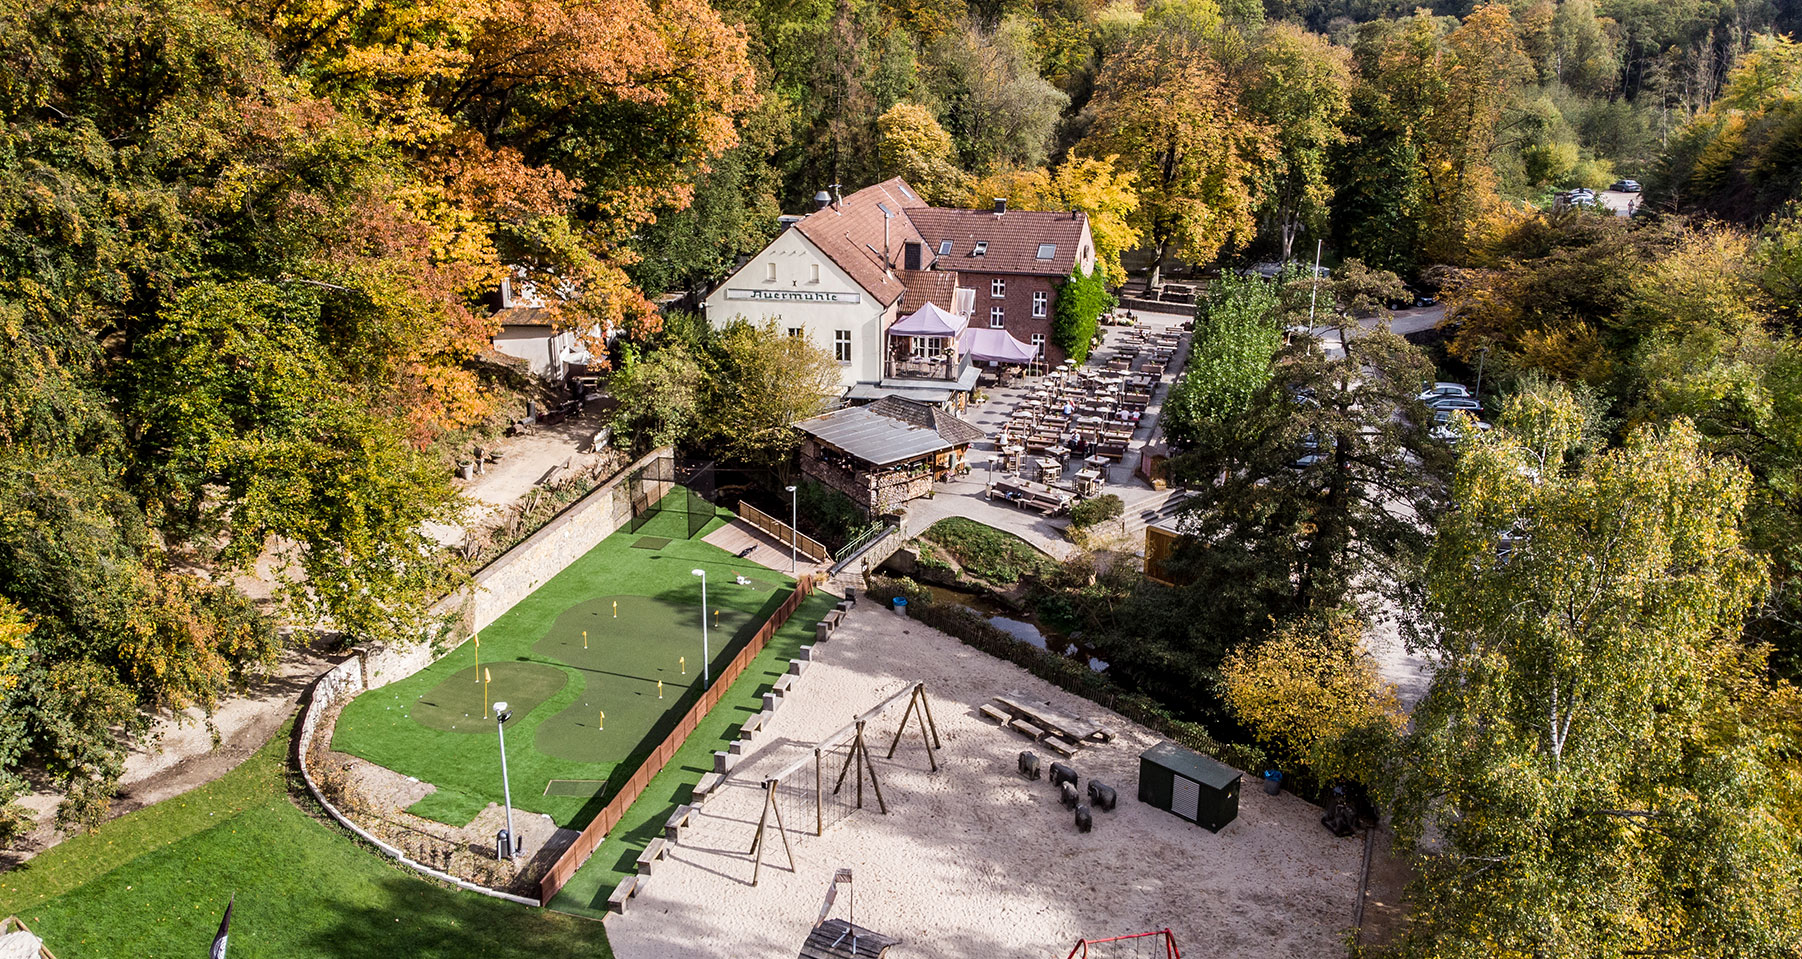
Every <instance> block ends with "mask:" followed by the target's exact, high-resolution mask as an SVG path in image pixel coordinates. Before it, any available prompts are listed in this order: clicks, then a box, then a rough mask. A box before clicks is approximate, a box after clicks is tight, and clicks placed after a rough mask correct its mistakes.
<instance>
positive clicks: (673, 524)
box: [332, 490, 794, 828]
mask: <svg viewBox="0 0 1802 959" xmlns="http://www.w3.org/2000/svg"><path fill="white" fill-rule="evenodd" d="M671 495H672V496H676V497H681V496H682V495H683V493H682V492H681V491H679V490H678V491H677V492H675V493H673V494H671ZM684 523H685V517H684V516H683V515H681V514H678V513H665V514H661V515H658V516H655V517H653V518H652V519H651V521H650V522H649V523H647V524H646V525H645V526H644V527H643V528H642V529H640V530H638V531H637V532H626V531H625V530H621V531H620V532H617V533H615V534H613V535H612V536H609V537H607V539H605V540H603V541H602V542H601V543H600V545H598V546H596V547H595V548H594V549H592V550H590V551H589V552H588V553H587V554H586V555H584V556H583V557H582V558H580V559H578V560H576V561H575V562H574V563H572V564H570V566H569V567H568V568H567V569H565V570H564V571H563V572H561V573H559V574H557V576H555V577H554V578H552V579H551V580H550V581H549V582H547V583H545V584H544V585H543V586H541V587H539V588H538V590H537V591H535V592H534V593H532V595H530V596H528V597H526V598H525V599H524V600H522V601H520V603H519V604H518V605H516V606H514V607H513V608H512V609H511V610H508V611H507V613H506V614H505V615H503V616H502V617H501V618H500V619H498V620H496V621H495V622H494V623H493V624H492V625H490V626H489V627H488V628H486V629H484V630H482V631H481V635H480V637H479V638H480V664H479V665H478V663H477V660H476V654H477V644H476V643H475V642H466V643H464V644H463V645H462V646H461V647H460V648H458V649H455V650H453V651H451V652H450V653H449V654H448V655H446V656H444V657H443V658H442V659H440V660H438V661H437V662H436V663H433V664H432V665H431V666H429V667H427V668H425V669H423V670H421V671H420V672H418V673H415V674H414V675H412V676H409V677H407V678H406V679H403V680H401V681H399V682H396V683H392V684H390V685H387V686H383V687H380V688H378V689H373V690H370V691H368V692H366V693H364V694H362V695H361V696H358V697H357V698H356V699H355V700H353V701H351V703H350V704H349V705H348V706H346V707H345V709H344V712H343V714H342V715H340V717H339V719H338V724H337V728H336V729H335V731H334V732H333V738H332V747H333V748H334V749H338V750H342V751H343V752H347V753H350V754H352V755H355V756H360V757H362V758H364V759H367V760H369V761H370V762H374V763H378V764H380V765H382V766H385V767H387V768H389V769H392V770H394V771H396V772H399V773H403V774H405V775H409V776H416V777H418V778H419V779H421V780H423V781H425V782H428V783H431V784H433V785H434V786H436V787H437V790H436V791H435V792H433V793H432V794H430V795H428V796H426V797H425V798H424V799H421V800H420V801H419V802H417V803H415V804H414V805H413V806H412V807H411V808H410V810H409V811H411V812H413V813H415V814H416V815H420V816H423V817H426V818H429V819H434V820H437V821H439V822H444V823H449V824H451V825H463V824H465V823H467V822H469V821H470V820H471V819H473V818H475V816H476V814H477V813H479V812H481V811H482V809H483V807H485V806H487V805H488V804H489V803H491V802H495V801H498V800H499V798H500V797H499V792H500V790H499V788H498V787H499V783H498V782H497V781H496V780H497V779H498V776H497V766H498V763H497V762H496V758H497V757H496V752H497V749H496V744H495V743H494V742H493V740H494V738H495V735H496V732H495V724H494V722H493V720H492V719H490V718H488V717H489V716H490V715H491V714H490V713H489V712H488V706H487V704H488V702H489V701H494V700H504V701H506V702H507V703H508V704H509V706H510V707H511V708H512V711H513V719H512V720H511V721H510V722H509V723H508V724H507V764H508V770H509V775H510V777H511V782H512V786H513V803H514V805H515V806H517V807H519V808H521V809H525V810H530V811H533V812H540V813H546V814H549V815H550V816H551V817H552V818H553V819H555V820H556V821H557V822H558V824H559V825H563V826H570V827H575V828H580V827H581V826H582V825H584V824H586V823H587V822H588V820H590V819H592V818H593V817H594V814H595V813H596V812H597V811H598V810H599V809H600V808H601V806H602V805H604V804H605V802H606V800H607V799H608V798H610V797H611V796H612V795H613V793H614V791H615V789H616V788H617V786H618V784H619V783H622V782H624V781H625V779H626V778H628V777H629V776H630V775H631V774H632V772H633V770H635V769H637V768H638V765H639V763H640V762H642V761H643V759H644V757H645V756H646V755H648V754H649V752H650V750H651V749H653V748H654V747H655V746H656V745H657V744H658V743H659V742H661V741H662V740H663V738H664V737H665V736H666V735H668V733H669V730H670V729H672V728H673V727H674V726H675V723H676V721H677V720H678V719H680V718H681V715H682V713H683V712H684V711H685V710H686V709H687V708H688V706H689V704H690V703H692V702H693V701H694V700H695V698H696V697H698V696H699V694H700V689H701V679H702V664H701V658H702V655H701V618H702V608H701V584H700V581H699V580H698V579H696V578H695V577H694V576H693V575H692V574H691V572H690V571H691V570H694V569H696V568H701V569H705V570H707V574H708V576H707V601H708V609H707V610H706V616H707V622H708V628H709V630H710V637H711V640H712V642H711V652H712V657H713V668H714V670H715V671H717V670H718V669H720V668H721V667H723V666H724V665H725V664H726V663H727V662H729V661H730V660H731V658H732V656H733V654H734V653H735V652H736V651H737V650H738V648H739V647H740V646H741V645H742V644H743V643H744V642H745V641H747V640H749V639H750V637H751V636H752V635H753V634H754V633H756V632H757V629H758V627H759V626H761V625H762V624H763V623H764V621H766V620H767V619H769V617H770V614H771V613H773V612H774V611H775V609H776V607H777V606H779V605H781V603H782V600H783V598H784V597H786V596H787V595H788V591H789V590H790V589H791V588H792V587H793V585H794V581H793V580H791V579H790V578H789V577H788V576H786V575H784V574H781V573H777V572H774V571H772V570H769V569H766V568H765V567H763V566H760V565H758V564H756V563H753V562H751V561H750V560H745V559H739V558H738V557H735V556H733V555H732V554H730V553H727V552H725V551H724V550H721V549H718V548H716V547H714V546H711V545H708V544H707V543H705V542H702V541H701V538H700V536H701V535H705V534H706V532H709V531H711V530H712V529H715V528H717V527H718V525H719V523H720V520H719V519H718V518H716V519H715V520H714V522H712V523H710V524H709V526H708V528H707V529H706V530H703V532H702V533H701V534H700V535H697V536H696V537H695V538H694V539H692V540H690V539H687V538H686V534H687V529H686V527H685V526H684V525H683V524H684ZM645 547H656V548H645ZM739 576H743V577H745V578H746V579H747V580H748V581H749V582H748V584H740V583H738V582H736V579H737V577H739ZM490 677H491V678H492V682H488V683H484V682H483V680H484V678H490Z"/></svg>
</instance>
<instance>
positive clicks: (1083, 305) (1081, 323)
mask: <svg viewBox="0 0 1802 959" xmlns="http://www.w3.org/2000/svg"><path fill="white" fill-rule="evenodd" d="M1113 304H1114V298H1113V297H1112V296H1110V295H1109V294H1108V291H1107V283H1106V281H1105V280H1103V279H1102V276H1101V270H1100V268H1099V267H1097V268H1096V269H1094V270H1090V271H1089V272H1087V273H1084V272H1083V271H1082V270H1080V269H1079V270H1077V271H1076V272H1074V273H1071V274H1070V278H1069V279H1067V280H1065V281H1064V284H1063V286H1061V287H1059V288H1058V291H1057V305H1056V306H1055V307H1054V308H1053V309H1052V311H1051V342H1052V343H1055V344H1056V345H1057V347H1058V349H1060V350H1063V351H1064V353H1065V354H1066V355H1067V356H1069V357H1070V359H1072V360H1075V361H1076V362H1078V363H1083V362H1086V361H1087V360H1088V358H1089V345H1090V344H1091V343H1093V342H1094V341H1095V331H1096V330H1098V329H1100V318H1101V313H1102V311H1103V310H1106V309H1107V308H1108V307H1110V306H1112V305H1113Z"/></svg>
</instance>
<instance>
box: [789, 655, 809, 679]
mask: <svg viewBox="0 0 1802 959" xmlns="http://www.w3.org/2000/svg"><path fill="white" fill-rule="evenodd" d="M806 669H807V660H805V659H791V660H789V661H788V674H789V675H790V676H799V675H801V674H802V673H803V672H805V671H806Z"/></svg>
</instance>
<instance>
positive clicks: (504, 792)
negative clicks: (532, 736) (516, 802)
mask: <svg viewBox="0 0 1802 959" xmlns="http://www.w3.org/2000/svg"><path fill="white" fill-rule="evenodd" d="M512 718H513V713H512V712H511V711H510V710H508V709H507V704H506V702H505V701H502V702H498V703H495V704H494V726H495V729H496V730H497V731H498V732H499V733H500V739H501V802H502V803H504V804H505V808H506V810H507V857H508V858H509V859H511V858H514V857H517V856H518V855H519V845H520V844H519V838H518V836H516V835H515V834H514V832H513V788H512V787H511V786H510V785H508V783H507V720H509V719H512Z"/></svg>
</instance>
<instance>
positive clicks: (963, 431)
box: [795, 396, 984, 466]
mask: <svg viewBox="0 0 1802 959" xmlns="http://www.w3.org/2000/svg"><path fill="white" fill-rule="evenodd" d="M795 429H798V430H800V431H801V432H803V433H806V434H808V435H809V436H813V437H815V438H817V439H818V440H819V441H820V442H822V443H825V444H827V445H828V446H832V447H836V448H837V449H841V450H844V451H845V452H846V453H849V454H851V455H852V456H854V457H856V458H858V459H860V460H863V461H864V462H866V463H869V464H871V465H873V466H892V465H894V464H896V463H905V462H908V461H910V460H916V459H919V458H921V457H923V456H929V455H931V454H933V453H941V452H944V451H945V450H949V449H953V448H955V447H958V446H964V445H966V444H969V443H972V442H975V441H976V440H979V439H981V438H982V437H983V435H984V434H983V432H982V430H979V429H977V428H976V427H975V426H972V425H971V424H969V423H966V422H964V421H963V420H960V419H958V418H957V417H955V416H952V415H951V414H950V413H947V412H945V411H944V410H941V409H938V408H936V407H932V406H928V405H926V404H924V403H915V402H913V401H911V400H903V399H899V398H897V397H893V396H888V397H883V398H882V399H879V400H877V401H876V402H874V403H871V404H869V405H868V406H852V407H847V408H845V409H842V410H833V411H832V412H830V413H823V414H821V415H819V416H815V417H813V418H811V419H805V420H802V421H801V422H799V423H796V424H795Z"/></svg>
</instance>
